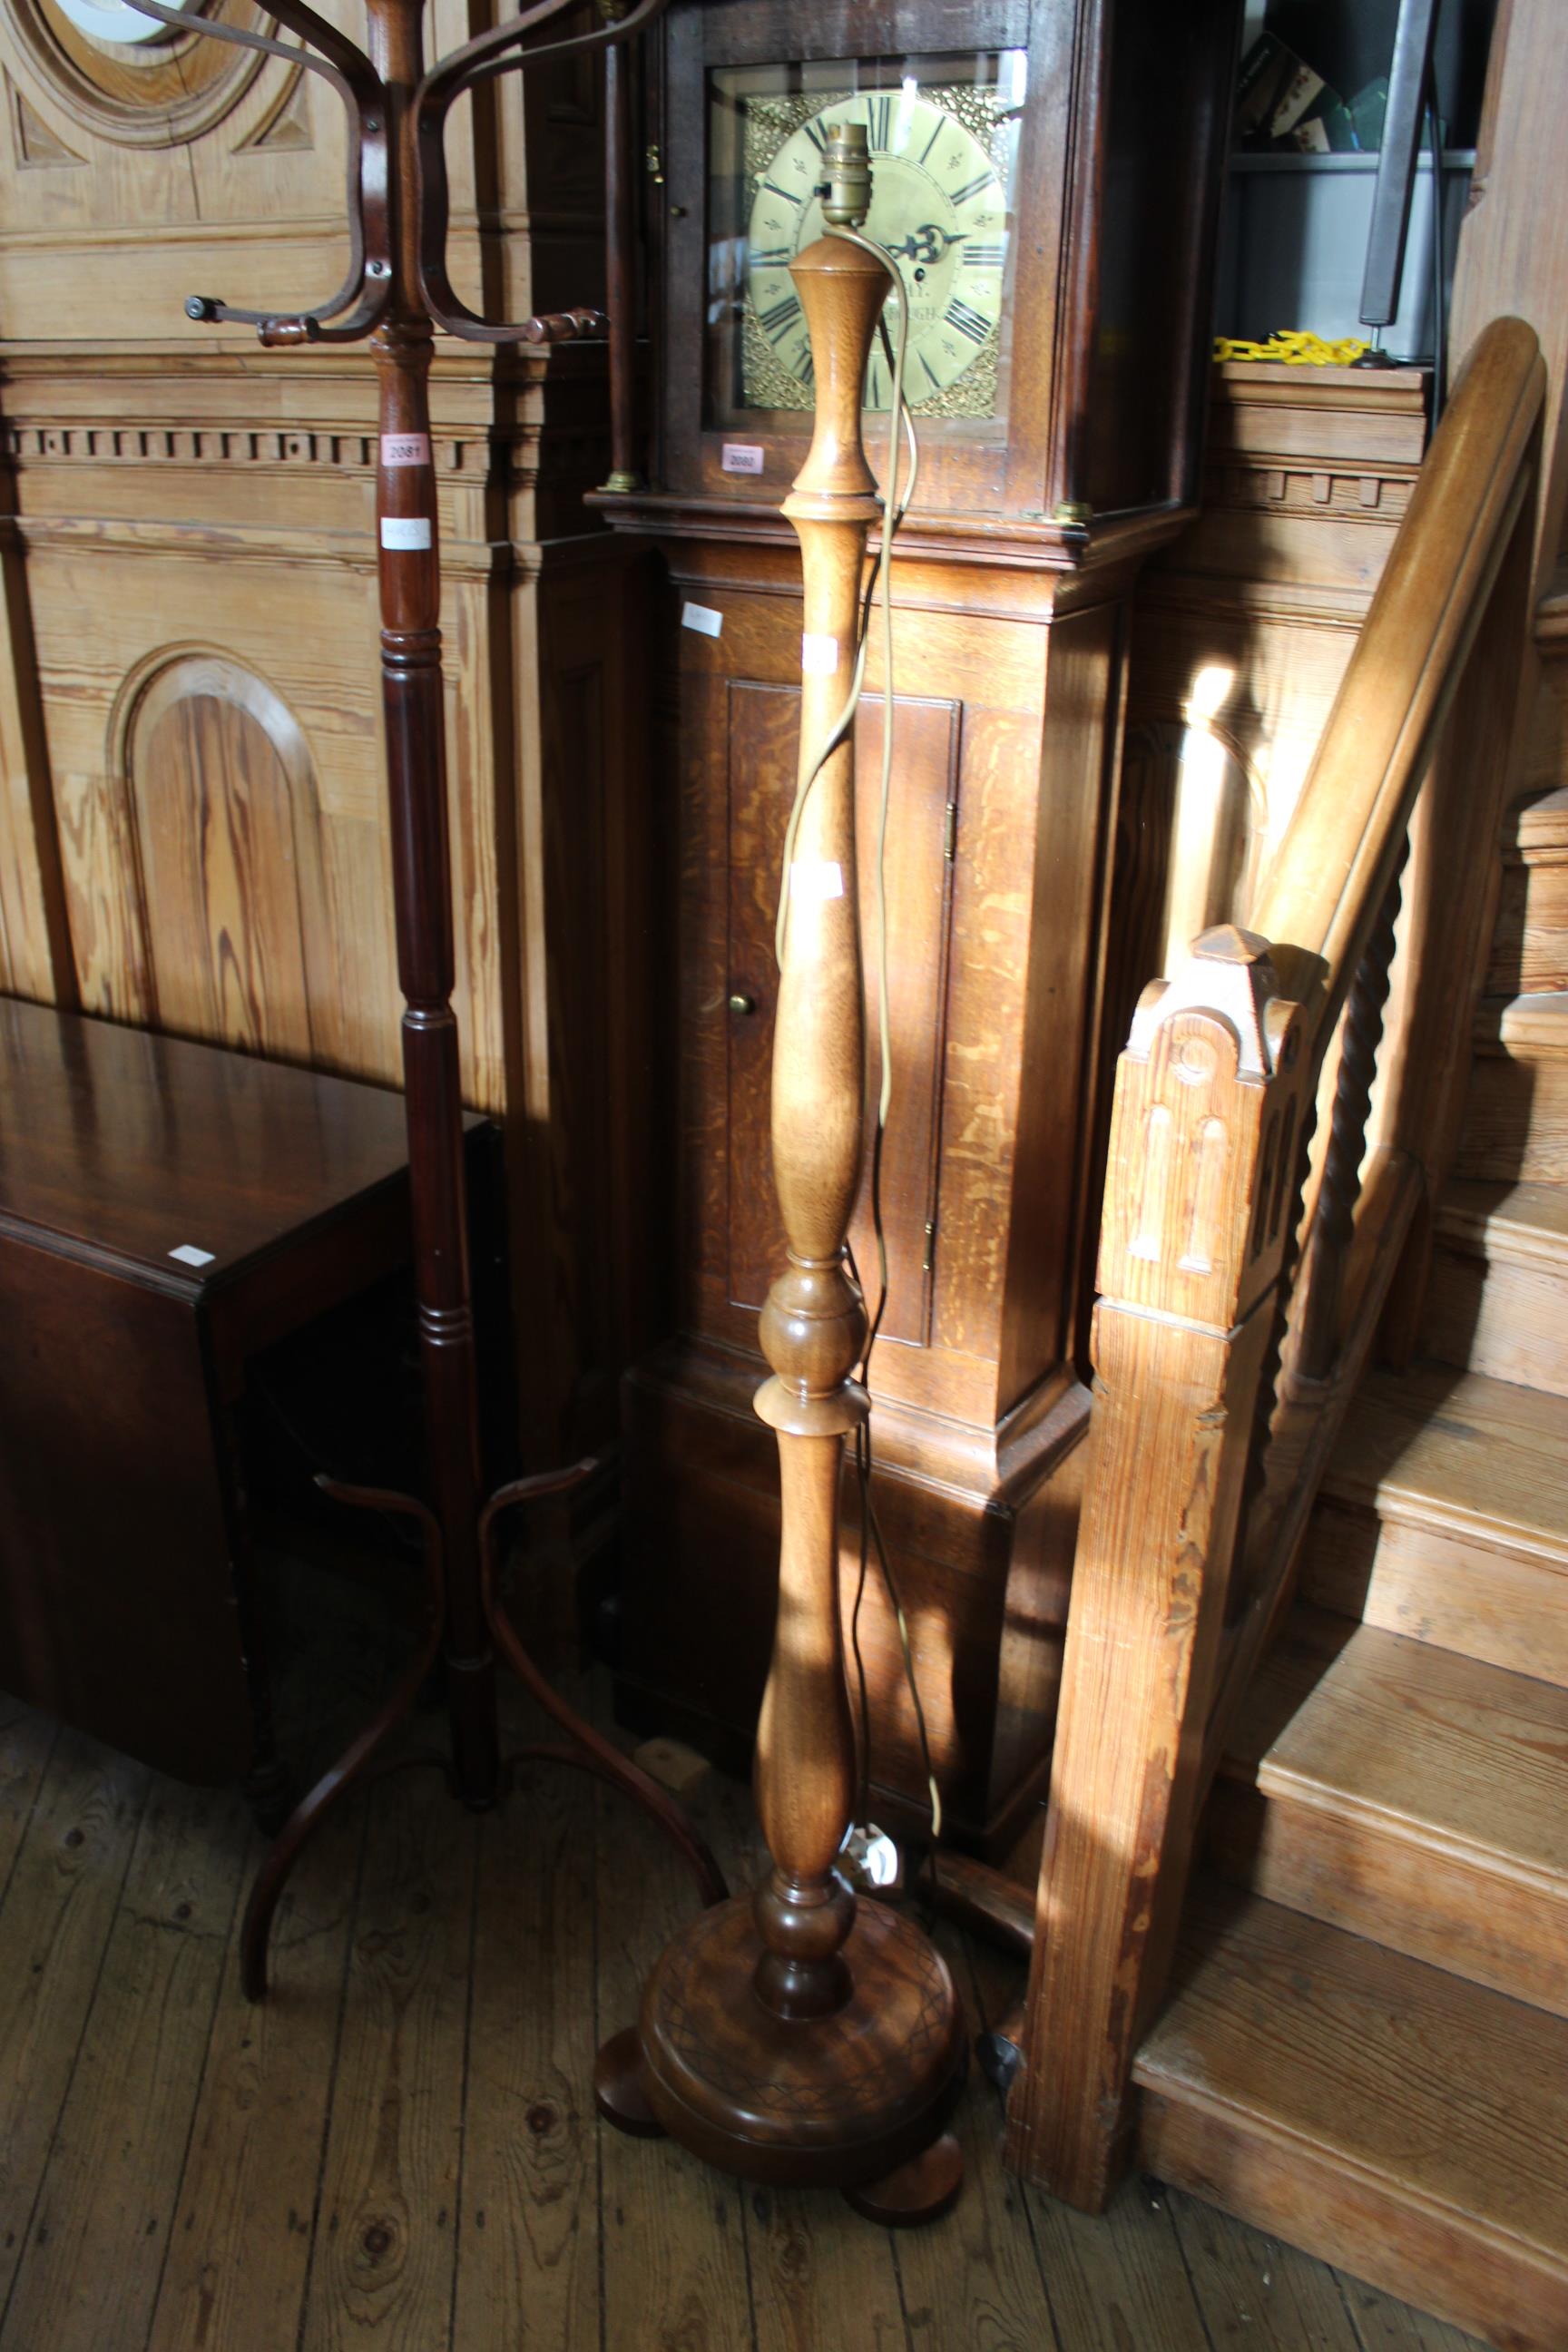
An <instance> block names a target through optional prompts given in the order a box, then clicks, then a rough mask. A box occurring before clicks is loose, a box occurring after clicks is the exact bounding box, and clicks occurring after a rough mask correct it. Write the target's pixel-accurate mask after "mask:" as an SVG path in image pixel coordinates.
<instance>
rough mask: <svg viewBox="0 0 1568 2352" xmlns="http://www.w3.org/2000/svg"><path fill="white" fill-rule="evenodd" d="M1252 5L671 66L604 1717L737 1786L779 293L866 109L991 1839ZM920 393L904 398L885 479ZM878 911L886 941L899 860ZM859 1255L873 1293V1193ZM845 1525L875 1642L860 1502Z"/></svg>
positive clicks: (909, 1524)
mask: <svg viewBox="0 0 1568 2352" xmlns="http://www.w3.org/2000/svg"><path fill="white" fill-rule="evenodd" d="M1237 16H1238V8H1237V0H1191V4H1190V5H1184V6H1183V7H1181V8H1179V9H1174V8H1172V7H1170V6H1169V5H1168V0H1114V5H1113V0H881V4H880V5H879V0H869V4H868V0H861V4H860V5H844V0H815V5H783V0H676V5H674V6H673V7H672V9H671V11H670V14H669V16H668V18H667V19H666V21H665V26H664V28H663V32H662V36H661V48H660V53H659V55H658V59H657V70H656V71H655V72H654V74H653V75H652V76H651V77H650V116H649V121H648V123H647V138H646V146H647V154H648V159H649V162H650V163H651V165H652V166H653V169H654V172H656V173H657V174H658V176H657V178H654V177H652V176H651V175H650V179H649V183H648V190H647V193H648V198H649V205H650V210H651V215H652V218H651V226H652V230H653V235H652V238H651V247H652V271H651V274H652V279H653V285H654V289H655V299H654V301H653V304H652V310H653V320H652V324H653V331H654V344H655V352H654V371H653V383H654V384H655V387H656V393H655V399H654V403H653V406H654V412H655V413H654V415H653V417H652V419H651V431H650V436H649V462H648V471H649V487H648V488H647V489H645V490H638V491H636V492H631V493H625V494H621V495H617V496H615V497H606V498H605V499H604V500H603V505H604V508H605V512H606V514H607V516H608V518H609V520H611V521H612V522H613V523H614V524H615V525H616V527H617V528H620V529H623V530H631V531H635V532H637V533H638V534H641V535H643V536H645V537H647V538H651V539H652V540H653V541H655V542H656V544H657V547H658V555H659V559H660V564H661V577H662V581H663V586H664V593H663V600H662V610H663V621H662V636H661V640H660V646H659V651H660V653H661V656H662V658H661V660H660V661H659V662H658V663H657V664H656V665H655V667H656V670H657V672H658V675H659V676H660V677H662V679H663V681H664V684H663V691H662V695H661V697H660V701H659V709H658V718H659V720H660V736H661V740H662V741H663V743H664V745H665V751H666V757H665V759H664V761H663V791H664V793H665V796H666V797H665V800H664V802H663V803H662V814H663V818H664V823H665V826H666V830H667V835H668V839H669V840H670V842H671V844H672V846H673V856H672V860H671V868H672V881H671V887H672V890H673V901H674V902H673V907H672V908H671V910H670V913H669V932H670V938H671V942H672V950H673V952H672V956H671V959H670V961H671V971H672V978H671V982H670V988H669V993H668V1003H667V1004H666V1005H665V1006H664V1007H663V1008H662V1009H663V1013H664V1029H665V1034H666V1035H667V1037H668V1041H669V1060H668V1078H669V1087H670V1095H671V1100H672V1102H673V1105H674V1117H673V1118H672V1119H671V1123H670V1129H669V1133H668V1138H667V1143H666V1151H667V1159H668V1169H669V1173H670V1177H671V1180H672V1181H671V1184H670V1201H671V1204H672V1205H671V1209H670V1213H669V1218H668V1232H667V1234H666V1236H665V1242H666V1248H665V1251H664V1257H665V1261H666V1264H667V1266H668V1276H669V1280H668V1294H667V1299H666V1313H665V1323H666V1328H667V1336H666V1339H665V1341H664V1343H663V1344H662V1345H661V1346H659V1347H658V1349H655V1350H653V1351H652V1352H651V1353H649V1354H648V1355H647V1357H646V1358H645V1359H644V1360H641V1361H639V1362H638V1363H637V1364H636V1365H635V1366H634V1367H633V1368H632V1369H631V1370H630V1371H629V1372H628V1374H627V1376H626V1381H625V1383H624V1391H623V1429H624V1434H625V1439H626V1541H625V1546H624V1560H625V1585H624V1593H623V1644H622V1654H621V1655H622V1663H621V1685H620V1696H621V1703H622V1706H623V1708H624V1710H625V1711H626V1713H627V1714H628V1715H629V1716H631V1717H634V1718H635V1719H637V1720H639V1721H642V1722H645V1723H647V1724H653V1723H659V1724H663V1725H666V1726H669V1727H678V1728H679V1729H680V1730H682V1731H683V1732H684V1733H685V1734H686V1735H687V1736H688V1737H690V1738H696V1739H698V1740H699V1741H700V1743H702V1744H704V1745H706V1746H708V1747H710V1748H714V1749H716V1750H719V1751H721V1752H728V1753H730V1754H731V1756H734V1755H737V1754H738V1753H739V1752H740V1751H742V1749H743V1748H744V1744H745V1742H746V1740H747V1739H748V1738H749V1737H750V1733H751V1730H752V1726H753V1724H754V1720H755V1715H756V1708H757V1704H758V1701H759V1698H760V1695H761V1689H762V1681H763V1674H764V1672H765V1668H766V1662H767V1657H768V1652H769V1644H770V1640H771V1635H772V1626H773V1591H774V1565H775V1559H776V1550H777V1539H778V1504H777V1486H776V1476H777V1474H776V1466H775V1449H774V1447H773V1441H772V1435H771V1433H770V1432H769V1431H768V1430H766V1429H765V1428H763V1425H762V1424H761V1423H759V1422H758V1421H757V1420H756V1419H755V1417H754V1416H753V1414H752V1409H751V1398H752V1391H753V1389H754V1388H755V1386H756V1384H757V1382H758V1381H759V1380H760V1378H761V1377H762V1374H763V1369H764V1368H763V1363H762V1359H761V1356H760V1353H759V1351H758V1347H757V1318H758V1313H759V1310H760V1308H761V1306H762V1303H763V1298H764V1297H765V1295H766V1291H767V1287H768V1285H769V1282H770V1281H771V1279H772V1277H773V1274H774V1273H775V1272H776V1271H777V1269H778V1266H779V1265H780V1263H781V1262H782V1249H783V1242H782V1235H781V1231H780V1226H779V1220H778V1213H777V1207H776V1203H775V1202H774V1199H773V1187H772V1179H771V1174H770V1170H769V1159H768V1142H767V1136H768V1086H769V1069H770V1060H771V1040H772V1015H773V987H774V980H775V974H774V971H773V915H774V909H775V907H776V902H777V893H778V880H779V856H780V847H781V842H782V837H783V832H784V820H785V817H786V815H787V812H788V807H789V802H790V796H791V793H792V790H793V784H794V777H795V748H796V733H797V725H798V719H797V693H796V685H797V680H798V677H799V665H800V650H801V649H800V628H801V617H800V616H801V606H800V589H799V565H798V556H797V553H796V551H795V543H794V540H793V536H792V534H791V533H790V532H789V530H788V527H787V526H786V525H785V524H784V522H783V521H782V520H781V519H780V517H779V515H778V511H777V509H778V504H779V501H780V499H782V498H783V496H784V492H785V491H786V489H787V488H788V487H789V484H790V482H791V480H792V478H793V477H794V475H795V471H796V470H797V469H798V467H799V465H800V462H801V459H802V457H803V456H804V452H805V443H806V439H807V437H808V435H809V428H810V422H811V404H812V397H813V393H812V384H811V379H810V355H809V350H808V347H807V343H806V340H805V331H804V321H803V320H802V319H801V317H800V311H799V305H798V302H797V300H796V299H795V290H794V287H793V284H792V282H791V280H790V278H789V275H788V265H789V262H790V259H791V258H792V257H793V256H794V254H795V252H796V251H798V250H799V249H801V248H802V247H804V246H805V245H808V244H809V243H810V242H811V241H812V239H813V237H814V236H816V235H817V234H819V231H820V207H819V202H818V198H817V195H816V185H817V180H818V177H819V173H818V171H817V164H818V162H819V158H820V151H821V147H822V145H823V143H824V142H825V140H826V135H827V132H828V131H830V130H831V128H832V127H833V126H834V125H835V124H836V123H837V122H840V121H846V120H848V121H857V122H862V123H864V124H865V125H866V128H867V133H868V143H869V146H870V150H871V163H872V172H873V191H874V193H873V204H872V211H871V215H870V221H869V234H870V235H871V236H874V237H876V238H877V239H878V241H879V243H881V244H882V245H883V246H884V247H886V248H887V249H888V250H889V252H890V253H891V254H892V256H893V257H894V258H895V260H896V262H897V265H898V268H899V269H900V274H901V276H902V278H903V282H904V287H905V290H906V293H907V296H908V299H909V305H910V355H909V362H908V382H909V391H910V398H911V401H912V404H913V408H914V414H915V418H916V422H917V425H918V428H919V435H920V443H921V471H920V486H919V490H918V495H917V499H916V501H915V506H914V509H913V510H912V512H911V515H910V520H909V521H908V523H907V524H906V526H905V529H904V530H903V532H902V533H901V534H900V542H899V549H900V551H899V553H898V555H897V556H896V558H895V562H894V565H893V575H892V579H893V603H894V610H895V631H896V650H895V656H894V669H895V675H894V677H893V678H892V679H891V681H890V682H889V680H888V679H887V678H886V677H884V676H883V674H882V669H881V664H880V656H879V650H878V646H877V641H876V636H875V633H874V635H873V643H872V651H871V656H870V662H869V667H868V688H867V695H866V698H865V701H864V703H863V706H862V710H861V716H860V721H859V726H860V740H859V744H858V752H859V757H858V773H859V775H860V776H861V778H862V779H863V782H862V786H861V790H862V793H863V795H864V801H863V815H864V816H865V818H866V820H867V822H866V825H865V827H864V828H863V831H862V840H863V841H864V840H868V839H869V838H870V833H871V817H872V810H871V805H870V801H871V795H872V794H873V793H874V791H875V785H876V778H877V772H878V766H879V755H880V741H881V730H882V728H883V726H884V725H885V723H886V715H887V699H886V698H887V695H888V692H889V683H890V686H891V692H892V698H893V714H894V725H895V742H896V751H897V758H896V764H895V776H894V785H893V798H892V812H891V824H890V828H889V864H888V898H889V936H890V942H891V971H890V979H891V996H892V1018H893V1034H894V1039H895V1045H894V1056H893V1059H894V1084H893V1110H892V1118H891V1124H890V1127H889V1135H888V1139H887V1147H886V1153H885V1160H884V1187H883V1189H884V1204H885V1210H886V1221H887V1231H888V1244H889V1301H888V1310H887V1314H886V1316H885V1318H884V1321H883V1325H882V1332H881V1338H880V1339H879V1345H878V1349H877V1354H876V1358H875V1361H874V1365H873V1371H872V1389H873V1393H874V1398H875V1407H874V1415H873V1428H874V1432H875V1440H876V1458H877V1465H878V1467H877V1473H876V1475H877V1491H878V1506H879V1519H880V1522H881V1525H882V1528H883V1531H884V1534H885V1535H886V1537H887V1538H888V1540H889V1547H890V1549H892V1551H893V1554H894V1557H895V1562H896V1565H897V1567H898V1568H899V1570H900V1572H901V1584H902V1588H903V1592H904V1600H905V1604H906V1611H907V1614H908V1618H909V1622H910V1632H911V1636H912V1640H913V1645H914V1652H915V1659H916V1665H917V1670H918V1673H919V1676H920V1681H921V1695H922V1697H923V1700H924V1704H925V1711H926V1716H927V1719H928V1723H929V1726H930V1730H931V1741H932V1748H933V1759H934V1761H935V1764H936V1769H937V1774H938V1778H939V1780H940V1783H941V1785H942V1796H943V1803H944V1809H945V1812H946V1816H947V1822H948V1825H949V1827H950V1829H951V1830H952V1832H953V1834H955V1835H956V1836H958V1837H959V1838H961V1839H964V1840H966V1841H967V1842H969V1843H973V1844H978V1845H982V1846H985V1847H990V1848H993V1849H994V1848H996V1847H998V1846H1000V1845H1001V1844H1003V1843H1005V1842H1006V1841H1007V1840H1008V1839H1009V1838H1010V1837H1011V1836H1012V1835H1013V1834H1014V1833H1015V1832H1016V1829H1017V1827H1018V1826H1019V1825H1020V1823H1021V1822H1022V1821H1023V1819H1024V1818H1025V1816H1026V1811H1027V1809H1028V1807H1029V1806H1030V1804H1031V1803H1033V1802H1035V1801H1037V1800H1038V1798H1039V1797H1040V1795H1041V1794H1042V1793H1043V1788H1044V1774H1045V1769H1046V1766H1047V1759H1048V1752H1049V1743H1050V1734H1051V1725H1052V1717H1053V1711H1054V1703H1055V1694H1056V1685H1057V1675H1058V1659H1059V1654H1060V1643H1061V1631H1062V1627H1063V1624H1064V1622H1065V1614H1066V1596H1067V1580H1068V1574H1069V1571H1070V1563H1071V1556H1072V1543H1073V1535H1074V1528H1075V1523H1076V1517H1077V1507H1078V1492H1079V1459H1078V1448H1079V1441H1080V1440H1081V1437H1082V1434H1083V1430H1084V1426H1085V1423H1086V1419H1087V1412H1088V1396H1087V1392H1086V1391H1085V1389H1084V1386H1083V1383H1082V1381H1081V1379H1080V1376H1079V1367H1078V1364H1077V1362H1076V1361H1075V1334H1076V1331H1077V1329H1078V1325H1079V1317H1080V1308H1081V1303H1082V1296H1083V1285H1084V1283H1085V1280H1086V1278H1087V1273H1088V1269H1087V1268H1086V1266H1085V1264H1084V1255H1085V1234H1086V1233H1087V1232H1088V1231H1089V1229H1090V1223H1091V1220H1090V1215H1089V1211H1090V1203H1089V1200H1088V1198H1087V1192H1088V1184H1089V1136H1090V1134H1091V1132H1092V1110H1093V1104H1092V1098H1091V1097H1092V1086H1093V1078H1094V1072H1095V1066H1096V1055H1095V1048H1096V1041H1097V1025H1098V1022H1099V1018H1100V975H1101V971H1102V969H1103V963H1104V954H1105V937H1104V929H1105V909H1106V885H1107V873H1108V866H1109V855H1110V844H1111V838H1112V834H1113V829H1114V824H1115V815H1116V790H1117V768H1118V760H1119V751H1120V729H1121V708H1122V697H1123V669H1124V652H1125V646H1126V639H1127V614H1128V604H1129V598H1130V595H1131V589H1132V587H1133V584H1134V582H1135V579H1136V574H1137V570H1138V565H1139V563H1140V562H1141V561H1142V557H1143V556H1144V554H1145V553H1146V552H1147V551H1149V550H1150V549H1152V547H1154V546H1156V545H1158V544H1159V543H1161V541H1163V539H1164V538H1166V537H1167V536H1169V535H1171V534H1173V532H1175V531H1176V530H1179V529H1180V528H1181V526H1182V524H1183V522H1184V520H1187V519H1188V518H1189V516H1190V513H1191V503H1190V502H1191V498H1192V492H1193V487H1194V478H1195V457H1196V449H1197V434H1198V429H1199V425H1200V423H1201V417H1200V400H1201V387H1202V383H1203V380H1204V375H1205V358H1206V343H1207V326H1208V315H1207V313H1208V282H1209V272H1210V257H1211V249H1212V243H1213V231H1214V225H1215V208H1216V205H1217V200H1218V193H1219V186H1220V174H1221V169H1222V163H1223V155H1224V150H1225V145H1226V129H1227V121H1228V96H1229V87H1230V79H1231V73H1232V68H1233V64H1234V53H1235V40H1236V32H1237ZM1178 20H1179V21H1178ZM888 398H889V386H888V383H887V372H886V369H885V366H881V365H877V364H874V365H873V367H872V369H871V371H870V374H869V378H868V386H867V404H868V412H869V413H868V415H867V417H866V420H865V423H866V430H867V440H868V446H869V447H870V448H871V450H872V453H873V455H874V456H876V455H877V454H878V453H879V452H880V451H881V450H882V449H883V448H884V447H885V440H886V426H887V422H888V418H887V404H888ZM861 887H862V890H863V891H864V892H865V893H867V894H868V898H869V892H870V889H871V877H870V872H869V858H868V857H867V858H866V860H865V863H864V865H863V869H862V875H861ZM864 911H865V914H866V917H867V923H866V934H867V937H868V939H869V938H874V937H875V926H874V923H873V922H872V920H871V919H870V907H869V903H868V905H867V907H866V908H865V910H864ZM868 1031H869V1034H871V1035H872V1036H873V1038H874V1036H875V1034H876V1023H875V1019H874V1017H873V1018H871V1019H870V1020H869V1021H868ZM875 1083H876V1076H875V1070H874V1068H873V1069H871V1070H868V1089H870V1088H873V1087H874V1086H875ZM852 1238H853V1242H854V1246H855V1249H856V1254H857V1258H858V1263H859V1265H860V1266H861V1268H862V1269H863V1270H865V1269H867V1268H868V1267H869V1266H870V1265H872V1264H873V1262H874V1254H873V1251H872V1246H871V1236H870V1230H869V1219H868V1200H867V1198H866V1195H865V1193H864V1192H863V1193H862V1199H861V1203H860V1210H859V1213H858V1219H857V1223H856V1226H855V1230H854V1234H853V1236H852ZM845 1521H846V1557H845V1561H844V1570H845V1574H844V1579H843V1581H844V1586H845V1596H846V1607H847V1608H848V1607H849V1605H850V1604H851V1602H852V1600H853V1594H854V1588H855V1584H856V1571H857V1563H858V1506H857V1503H856V1499H855V1496H854V1495H853V1493H848V1494H847V1496H846V1511H845ZM861 1648H862V1651H863V1653H864V1654H865V1657H866V1662H867V1666H868V1677H869V1682H870V1686H871V1696H872V1716H873V1739H872V1755H871V1769H872V1777H873V1782H874V1788H875V1796H876V1803H877V1806H878V1808H879V1811H880V1813H881V1814H882V1816H883V1817H891V1818H892V1819H893V1820H895V1821H899V1822H904V1823H906V1824H907V1823H908V1822H910V1821H912V1820H913V1819H915V1818H917V1817H918V1816H919V1815H920V1813H921V1810H922V1805H923V1796H922V1790H923V1775H922V1772H921V1767H920V1762H919V1752H918V1741H917V1738H916V1731H915V1724H914V1718H913V1712H912V1708H911V1706H910V1702H909V1699H908V1696H907V1694H906V1692H905V1691H904V1689H903V1685H902V1671H901V1665H900V1656H899V1646H898V1642H897V1636H896V1632H895V1629H894V1626H893V1622H892V1620H891V1616H890V1613H889V1609H888V1606H887V1603H886V1601H885V1599H884V1597H883V1596H882V1594H881V1592H880V1590H879V1587H878V1586H877V1584H876V1580H875V1576H874V1574H873V1580H872V1584H871V1587H870V1589H869V1590H868V1595H867V1598H866V1601H865V1604H864V1607H863V1611H862V1616H861Z"/></svg>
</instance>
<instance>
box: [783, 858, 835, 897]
mask: <svg viewBox="0 0 1568 2352" xmlns="http://www.w3.org/2000/svg"><path fill="white" fill-rule="evenodd" d="M789 887H790V896H791V898H805V899H808V900H810V901H811V902H812V903H813V904H816V905H820V904H821V903H822V902H823V901H824V900H825V899H827V898H843V896H844V868H843V866H840V865H839V863H838V860H837V858H836V857H797V858H796V859H795V864H794V865H793V866H791V867H790V869H789Z"/></svg>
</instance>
